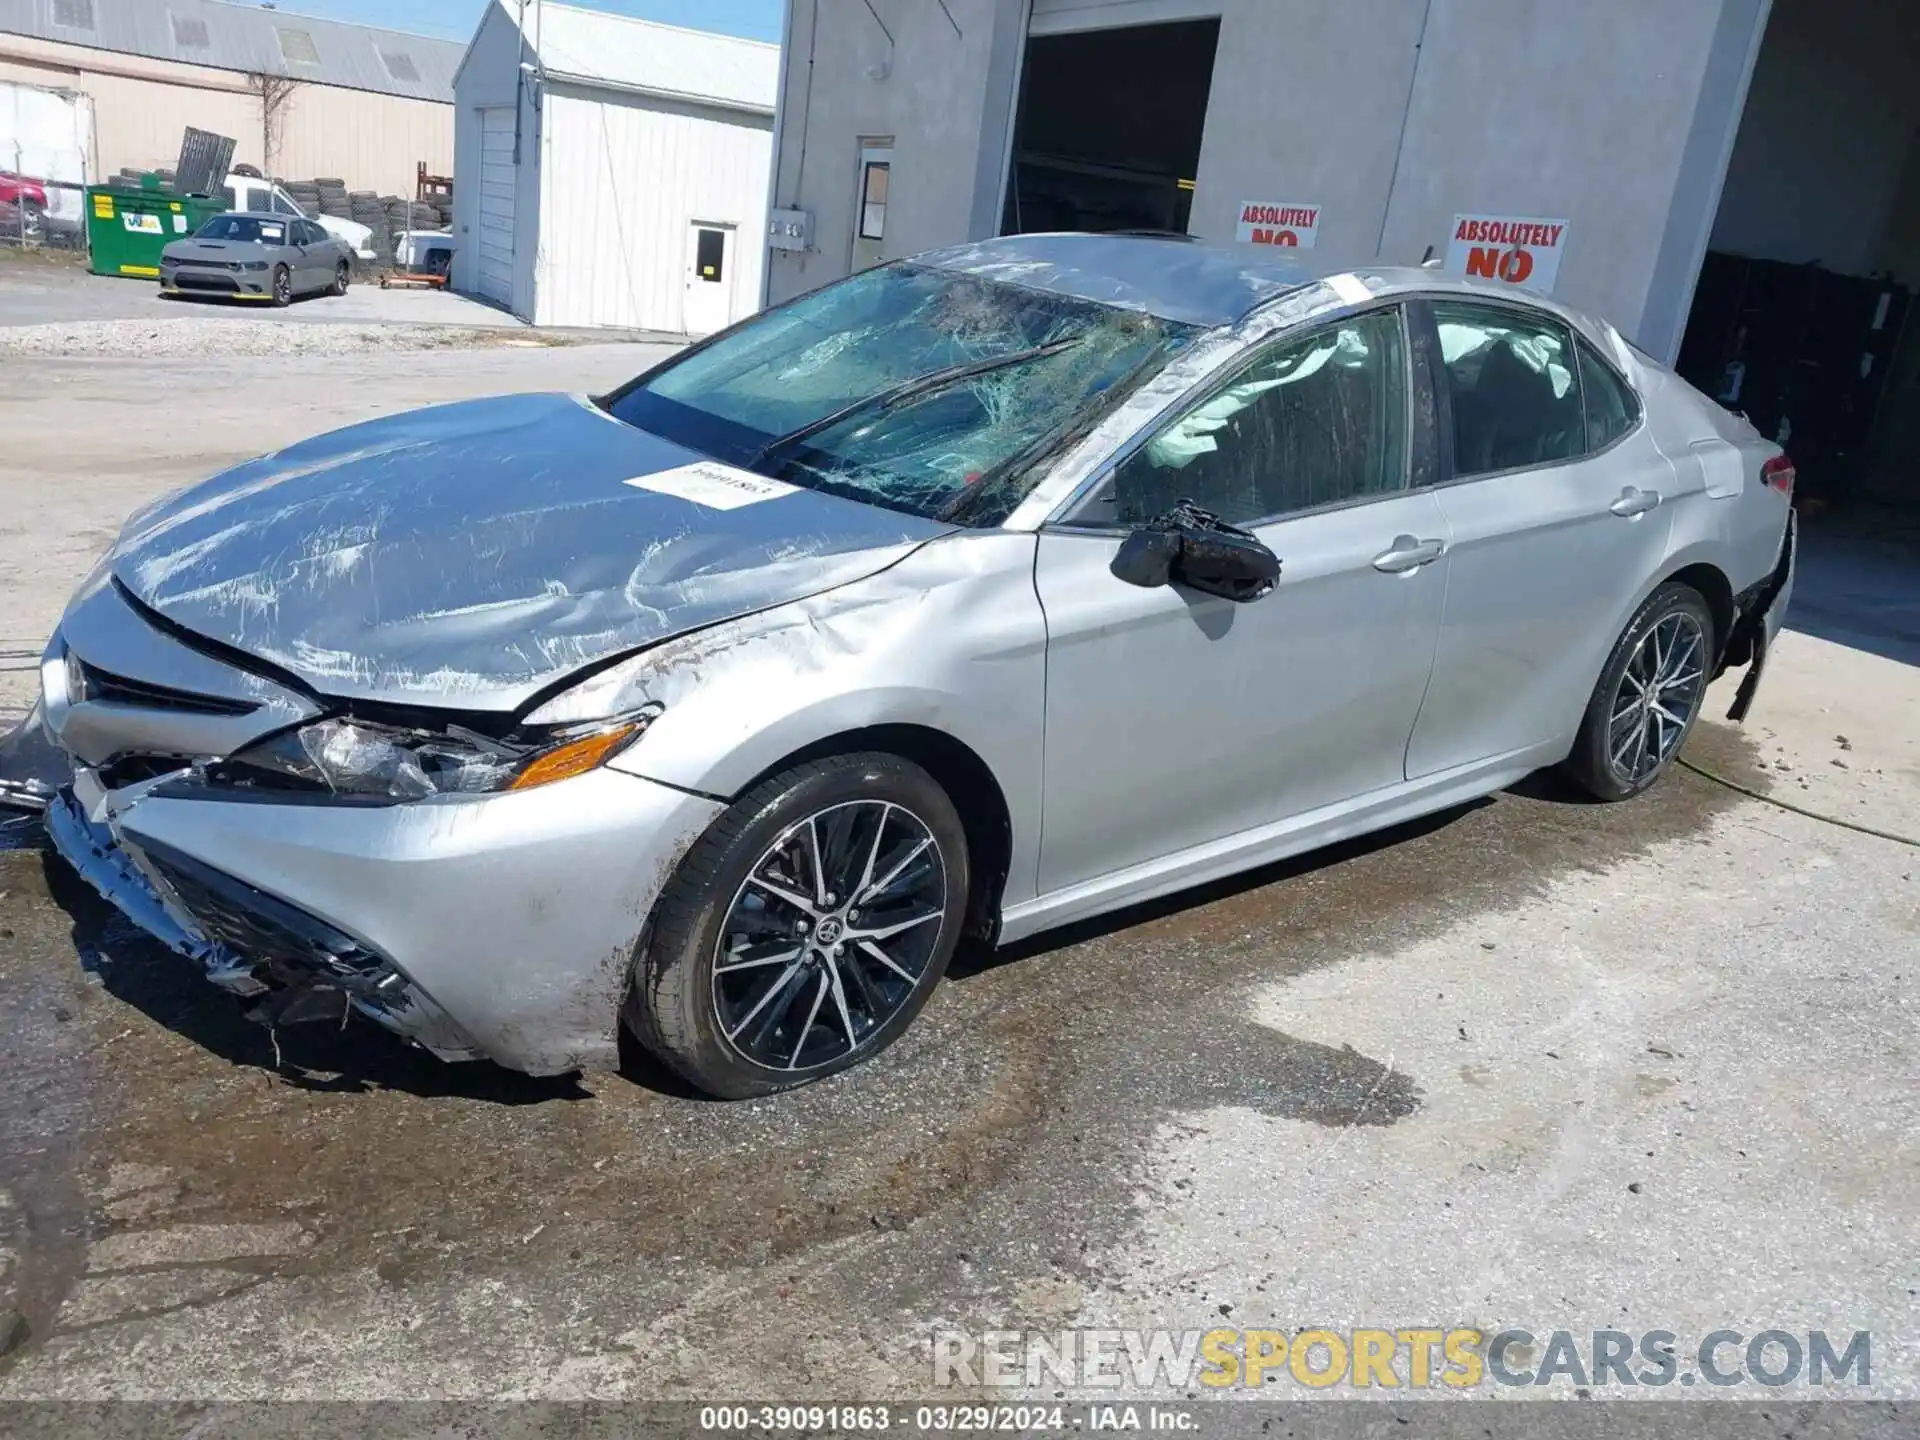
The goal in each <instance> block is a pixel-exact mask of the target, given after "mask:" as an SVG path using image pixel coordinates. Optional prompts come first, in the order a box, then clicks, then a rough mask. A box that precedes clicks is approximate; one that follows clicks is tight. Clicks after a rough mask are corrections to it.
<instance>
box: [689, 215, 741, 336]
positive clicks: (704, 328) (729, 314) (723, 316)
mask: <svg viewBox="0 0 1920 1440" xmlns="http://www.w3.org/2000/svg"><path fill="white" fill-rule="evenodd" d="M733 242H734V229H733V227H732V226H731V225H713V224H709V223H707V222H706V221H703V220H696V221H694V222H693V224H692V225H691V226H690V227H689V228H688V231H687V299H686V304H685V306H684V307H683V308H682V310H681V312H680V328H681V329H682V330H684V331H686V332H687V334H689V335H711V334H713V332H714V331H716V330H724V329H726V328H727V326H729V325H731V324H732V323H733V253H734V243H733Z"/></svg>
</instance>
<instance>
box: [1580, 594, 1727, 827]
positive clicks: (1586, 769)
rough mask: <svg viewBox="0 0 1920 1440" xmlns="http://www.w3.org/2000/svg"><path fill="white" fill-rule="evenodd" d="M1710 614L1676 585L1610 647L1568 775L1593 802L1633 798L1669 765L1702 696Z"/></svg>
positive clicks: (1708, 663) (1709, 660) (1709, 653)
mask: <svg viewBox="0 0 1920 1440" xmlns="http://www.w3.org/2000/svg"><path fill="white" fill-rule="evenodd" d="M1714 644H1715V637H1714V629H1713V614H1712V612H1711V611H1709V610H1708V609H1707V602H1706V601H1705V600H1703V599H1701V597H1700V593H1699V592H1698V591H1697V590H1695V589H1693V588H1692V587H1691V586H1688V585H1682V584H1680V583H1678V582H1677V581H1673V582H1669V583H1668V584H1665V585H1662V586H1661V587H1660V588H1659V589H1658V590H1655V591H1654V592H1653V594H1651V595H1649V596H1648V597H1647V599H1646V603H1645V604H1643V605H1641V607H1640V608H1639V610H1638V611H1636V612H1635V614H1634V617H1633V619H1632V620H1631V621H1629V622H1628V624H1627V628H1626V629H1625V631H1623V632H1622V633H1621V636H1620V638H1619V640H1617V641H1616V642H1614V647H1613V652H1612V654H1610V655H1609V656H1608V657H1607V663H1606V667H1605V668H1604V669H1603V670H1601V672H1600V681H1599V683H1598V684H1597V685H1595V686H1594V689H1593V698H1592V699H1591V700H1589V701H1588V702H1587V713H1586V716H1585V718H1584V719H1583V720H1582V721H1581V724H1580V734H1579V736H1578V738H1577V739H1575V741H1574V744H1573V753H1572V754H1571V755H1570V756H1568V757H1567V764H1566V768H1567V773H1568V774H1569V775H1571V776H1572V777H1573V779H1574V780H1575V781H1576V782H1578V784H1579V785H1580V786H1581V788H1583V789H1584V790H1586V791H1587V792H1588V793H1589V794H1591V795H1593V796H1594V797H1595V798H1597V799H1600V800H1626V799H1630V798H1631V797H1633V796H1635V795H1638V794H1640V793H1641V792H1642V791H1643V790H1645V789H1647V788H1648V787H1649V786H1650V785H1652V784H1653V783H1654V781H1656V780H1658V779H1659V778H1660V777H1661V776H1662V775H1664V774H1666V772H1667V771H1668V769H1669V768H1671V767H1672V765H1673V761H1674V757H1675V756H1677V755H1678V754H1679V753H1680V747H1681V746H1682V745H1684V744H1685V743H1686V740H1687V736H1688V734H1689V733H1691V732H1692V730H1693V722H1694V720H1695V719H1696V718H1698V716H1699V714H1700V702H1701V701H1702V700H1703V699H1704V698H1705V697H1706V693H1707V677H1708V675H1709V673H1710V672H1711V671H1712V668H1713V656H1714Z"/></svg>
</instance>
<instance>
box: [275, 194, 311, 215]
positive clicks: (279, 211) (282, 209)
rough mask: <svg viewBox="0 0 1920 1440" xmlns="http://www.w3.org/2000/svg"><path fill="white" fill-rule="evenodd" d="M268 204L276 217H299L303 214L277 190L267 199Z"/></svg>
mask: <svg viewBox="0 0 1920 1440" xmlns="http://www.w3.org/2000/svg"><path fill="white" fill-rule="evenodd" d="M268 204H269V206H270V208H271V209H272V210H273V213H274V214H276V215H299V214H302V213H303V212H302V211H301V209H300V207H299V206H298V205H296V204H294V203H293V201H291V200H289V199H288V198H287V197H286V196H285V195H283V194H281V193H280V192H279V191H278V190H276V191H274V192H273V194H272V196H271V197H269V201H268Z"/></svg>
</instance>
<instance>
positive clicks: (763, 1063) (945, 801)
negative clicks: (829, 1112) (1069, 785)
mask: <svg viewBox="0 0 1920 1440" xmlns="http://www.w3.org/2000/svg"><path fill="white" fill-rule="evenodd" d="M816 845H817V850H816ZM916 847H917V850H916ZM910 852H911V853H910ZM813 853H824V855H825V856H826V864H825V866H824V870H825V874H824V876H823V877H821V878H820V882H819V883H818V884H815V883H814V880H815V877H814V876H813V875H812V874H810V873H809V868H810V865H811V861H810V858H809V857H810V855H811V854H813ZM889 872H893V873H891V874H890V873H889ZM869 878H870V879H871V881H872V882H873V883H872V884H870V885H867V887H866V888H865V889H862V882H863V881H865V880H867V879H869ZM969 880H970V877H969V875H968V869H967V840H966V831H965V829H964V827H963V826H962V825H961V822H960V816H959V814H958V813H957V812H956V811H955V809H954V806H953V801H952V800H951V799H950V798H949V797H948V795H947V793H946V791H945V790H943V789H942V788H941V787H940V785H939V784H938V782H936V781H935V780H934V779H933V777H932V776H930V775H929V774H927V772H926V771H924V770H922V769H921V768H920V767H919V766H918V765H915V764H913V763H912V762H911V761H909V760H905V759H902V758H900V757H899V756H895V755H886V754H877V753H875V754H860V755H841V756H834V757H832V758H830V759H826V760H816V761H811V762H809V763H807V764H803V765H797V766H795V767H793V768H792V769H790V770H786V771H783V772H782V773H781V774H778V775H776V776H774V777H773V778H772V779H770V780H767V781H765V782H764V783H762V784H760V785H758V786H756V787H754V789H752V790H751V791H749V792H748V793H747V794H745V795H743V796H742V797H741V798H740V799H739V800H737V801H736V802H735V803H734V805H733V806H732V808H731V809H729V810H728V811H727V812H726V813H725V814H723V815H722V816H720V818H719V819H717V820H716V821H714V823H713V824H712V825H711V826H710V827H709V828H708V830H707V832H706V834H704V835H703V836H701V837H700V839H699V841H698V842H696V843H695V845H694V847H693V849H692V850H691V851H690V852H688V854H687V856H686V858H685V859H684V860H682V861H681V863H680V868H679V869H678V870H677V871H676V872H675V874H674V876H673V879H672V880H671V881H669V882H668V884H667V888H666V890H665V891H664V892H663V893H662V895H661V897H660V900H659V902H658V904H657V905H656V906H655V909H654V915H653V920H652V923H651V925H650V927H649V932H648V933H647V934H645V935H643V936H642V937H641V940H640V944H639V947H638V949H637V952H636V955H635V963H634V978H633V985H632V987H631V989H630V991H629V995H628V999H627V1002H626V1007H625V1018H626V1022H627V1025H628V1027H629V1028H630V1029H631V1030H632V1031H633V1032H634V1035H635V1037H636V1038H637V1039H638V1040H639V1041H640V1043H641V1044H643V1045H644V1046H646V1048H647V1049H648V1050H650V1051H651V1052H652V1053H653V1054H654V1055H655V1056H657V1057H658V1058H659V1059H660V1060H661V1061H662V1062H663V1063H664V1064H666V1065H667V1066H668V1067H669V1068H670V1069H672V1070H674V1071H675V1072H676V1073H678V1074H679V1075H680V1076H681V1077H682V1078H684V1079H685V1080H687V1081H688V1082H689V1083H691V1084H692V1085H695V1086H697V1087H698V1088H699V1089H701V1090H704V1091H705V1092H707V1093H708V1094H709V1095H714V1096H718V1097H720V1098H722V1099H728V1100H738V1099H746V1098H748V1097H751V1096H756V1095H771V1094H774V1093H776V1092H778V1091H781V1090H788V1089H792V1088H793V1087H794V1086H797V1085H804V1084H808V1083H810V1082H812V1081H815V1080H820V1079H824V1078H825V1077H827V1076H829V1075H833V1074H837V1073H838V1072H840V1071H842V1070H845V1069H848V1068H849V1067H851V1066H854V1065H858V1064H861V1063H862V1062H864V1061H866V1060H868V1059H870V1058H872V1057H873V1056H874V1055H877V1054H879V1053H880V1051H882V1050H884V1049H886V1048H887V1046H889V1045H891V1044H892V1043H893V1042H894V1041H895V1040H897V1039H898V1038H899V1037H900V1035H901V1034H902V1032H904V1031H905V1030H906V1028H907V1026H908V1025H910V1024H912V1023H913V1018H914V1016H915V1015H917V1014H918V1013H919V1012H920V1008H921V1006H923V1005H924V1004H925V1003H926V1001H927V997H928V996H929V995H930V994H931V993H932V992H933V989H934V987H935V986H936V985H938V984H939V982H940V977H941V976H942V975H943V974H944V973H945V972H946V968H947V962H948V961H949V960H950V959H951V958H952V956H953V951H954V947H955V945H956V944H957V943H958V941H959V938H960V931H961V928H962V926H963V924H964V923H965V917H966V911H967V888H968V884H969ZM763 882H764V883H763ZM883 882H884V883H883ZM765 885H771V886H773V887H774V888H773V889H767V888H764V886H765ZM829 886H838V887H841V888H839V889H827V888H826V887H829ZM823 890H826V893H828V894H829V895H830V897H831V898H830V901H829V902H828V903H824V904H823V903H821V901H820V899H819V896H820V894H821V893H822V891H823ZM855 891H859V892H860V894H855V893H853V892H855ZM875 892H878V893H877V894H876V893H875ZM861 895H866V896H868V897H869V898H870V899H871V900H872V903H871V904H870V905H869V907H868V909H867V911H866V913H865V916H864V919H863V918H862V912H861V911H860V909H859V908H858V906H857V903H856V902H857V901H858V900H859V899H860V898H861ZM788 897H791V898H788ZM795 899H798V900H801V901H804V902H806V903H805V904H804V905H801V904H796V903H794V900H795ZM916 916H923V917H924V918H923V919H919V920H916V919H915V917H916ZM936 916H937V919H936V918H935V917H936ZM842 927H844V933H843V931H842ZM862 931H872V932H886V933H885V934H884V935H881V934H878V933H875V934H873V935H871V936H870V937H869V939H870V942H871V944H874V945H878V946H879V947H880V948H881V952H882V953H883V954H886V955H887V956H888V962H887V963H885V964H883V963H882V962H881V961H879V960H876V959H873V958H871V956H870V955H869V953H868V951H869V944H868V943H864V942H862V941H861V940H860V939H859V936H860V934H861V932H862ZM823 939H824V940H825V942H826V943H824V944H823V943H822V942H823ZM834 942H838V943H837V944H836V943H834ZM829 946H831V948H832V955H834V956H837V957H838V958H830V956H829V954H828V953H827V952H828V948H829ZM756 950H758V951H760V952H761V954H759V955H757V956H752V958H750V959H747V960H746V961H745V963H741V962H742V957H747V956H749V955H750V954H751V952H753V951H756ZM790 950H791V951H793V952H794V954H797V956H798V958H797V959H796V958H794V954H789V951H790ZM723 954H724V955H725V956H727V957H731V961H732V963H731V964H729V965H724V966H723V965H720V961H721V959H722V957H723ZM716 967H719V968H718V969H716ZM850 1042H851V1043H850Z"/></svg>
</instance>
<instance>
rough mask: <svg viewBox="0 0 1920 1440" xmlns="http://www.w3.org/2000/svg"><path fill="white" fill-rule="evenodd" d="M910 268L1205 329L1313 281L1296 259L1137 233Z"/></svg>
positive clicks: (1021, 240)
mask: <svg viewBox="0 0 1920 1440" xmlns="http://www.w3.org/2000/svg"><path fill="white" fill-rule="evenodd" d="M914 263H916V264H920V265H932V266H936V267H938V268H940V269H942V270H956V271H960V272H962V273H964V274H969V275H978V276H980V277H981V278H982V279H985V280H1002V281H1007V282H1009V283H1012V284H1017V285H1026V286H1029V287H1031V288H1033V289H1036V290H1050V291H1052V292H1054V293H1055V294H1059V295H1071V296H1074V297H1075V298H1076V299H1081V300H1092V301H1097V302H1098V303H1100V304H1103V305H1119V306H1122V307H1124V308H1126V309H1129V310H1144V311H1146V312H1147V313H1148V314H1150V315H1158V316H1159V317H1160V318H1161V319H1163V320H1177V321H1180V322H1182V323H1185V324H1188V325H1205V326H1209V327H1212V326H1216V325H1231V324H1233V323H1234V322H1235V321H1236V320H1239V319H1241V318H1242V317H1243V316H1245V315H1247V314H1248V313H1250V312H1251V311H1253V310H1256V309H1258V308H1259V307H1260V306H1261V305H1264V304H1265V303H1266V302H1267V301H1269V300H1273V299H1275V298H1277V297H1279V296H1281V295H1284V294H1286V293H1287V292H1288V291H1289V290H1297V289H1299V288H1300V287H1301V286H1302V285H1307V284H1311V283H1312V282H1313V281H1314V280H1316V279H1318V278H1319V276H1318V274H1317V273H1316V272H1315V271H1314V270H1312V269H1311V268H1309V267H1307V266H1305V265H1302V264H1301V263H1300V262H1299V261H1297V260H1289V259H1275V258H1272V257H1269V256H1266V255H1261V254H1257V253H1254V252H1251V251H1244V250H1234V249H1230V248H1228V247H1226V246H1223V245H1208V244H1204V243H1202V242H1199V241H1195V240H1187V239H1184V238H1182V237H1179V236H1162V235H1137V234H1136V235H1125V234H1121V235H1008V236H1004V237H1002V238H1001V239H998V240H979V241H975V242H973V243H972V244H967V245H953V246H949V247H948V248H946V249H944V250H934V251H931V252H929V253H928V254H925V255H918V256H915V257H914Z"/></svg>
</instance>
